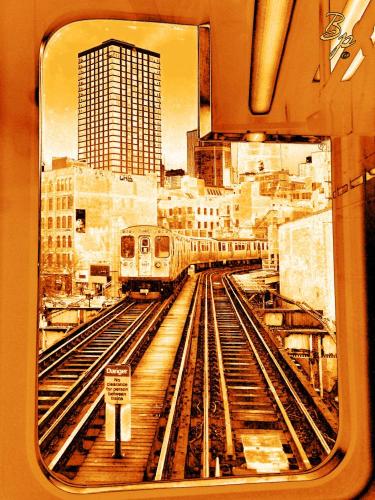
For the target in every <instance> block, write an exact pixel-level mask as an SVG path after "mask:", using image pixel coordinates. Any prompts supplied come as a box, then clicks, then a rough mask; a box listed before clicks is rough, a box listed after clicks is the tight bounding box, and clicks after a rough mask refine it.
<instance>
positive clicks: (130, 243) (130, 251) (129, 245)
mask: <svg viewBox="0 0 375 500" xmlns="http://www.w3.org/2000/svg"><path fill="white" fill-rule="evenodd" d="M121 257H125V258H127V259H130V258H133V257H134V236H122V237H121Z"/></svg>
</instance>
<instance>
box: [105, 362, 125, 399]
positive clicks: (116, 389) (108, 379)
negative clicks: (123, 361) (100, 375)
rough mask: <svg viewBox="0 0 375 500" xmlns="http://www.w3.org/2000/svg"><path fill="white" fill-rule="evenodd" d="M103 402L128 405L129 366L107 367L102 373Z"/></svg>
mask: <svg viewBox="0 0 375 500" xmlns="http://www.w3.org/2000/svg"><path fill="white" fill-rule="evenodd" d="M104 394H105V402H106V403H110V404H113V405H115V404H120V405H126V404H129V403H130V366H129V365H108V366H106V367H105V372H104Z"/></svg>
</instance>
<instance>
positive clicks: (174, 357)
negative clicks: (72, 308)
mask: <svg viewBox="0 0 375 500" xmlns="http://www.w3.org/2000/svg"><path fill="white" fill-rule="evenodd" d="M230 273H233V270H231V271H230ZM133 307H136V308H139V307H140V304H136V305H134V304H133V305H131V304H130V303H128V304H127V305H126V306H125V305H124V309H123V312H122V313H120V312H119V311H118V313H119V315H117V313H116V314H115V315H114V316H113V317H112V319H111V320H109V324H110V323H111V322H113V324H116V321H118V319H119V318H121V314H125V315H126V314H127V312H126V311H128V314H129V312H130V311H131V310H132V308H133ZM142 307H145V308H146V309H144V311H143V313H141V314H145V315H147V314H148V313H147V312H146V310H148V311H149V314H150V316H151V317H152V319H151V320H150V319H148V320H147V321H146V320H144V322H145V323H147V325H148V326H147V328H144V329H143V328H140V332H142V333H140V334H139V335H137V336H136V337H135V338H136V340H135V341H134V342H133V343H132V344H131V345H129V347H128V348H127V349H124V346H122V347H121V349H119V350H118V351H116V352H118V353H119V352H120V351H121V353H122V354H121V355H119V356H118V358H117V359H116V362H117V363H124V364H130V365H131V367H132V422H133V424H132V436H131V441H130V442H129V443H123V449H124V450H125V452H124V456H123V458H120V459H119V458H114V457H113V456H112V451H113V443H111V442H106V441H105V437H104V408H105V406H104V391H103V387H102V382H103V368H100V369H98V370H97V372H95V373H96V375H95V376H94V377H92V378H91V377H90V380H92V381H93V382H92V383H93V385H89V384H87V387H86V385H85V383H84V377H83V375H81V376H80V377H81V378H80V379H79V380H80V383H79V384H78V386H79V387H80V392H79V393H78V394H77V395H76V396H74V398H73V400H72V398H71V397H70V396H69V398H68V397H67V399H68V400H69V405H68V406H67V407H66V408H63V410H62V411H61V414H60V415H58V416H57V418H55V420H56V427H55V423H54V427H55V430H54V431H53V435H52V434H51V435H50V430H49V429H47V430H45V431H44V434H43V435H41V443H42V444H41V449H42V451H43V450H47V449H52V450H53V451H52V452H47V451H46V452H45V453H46V456H47V464H48V467H49V469H50V470H51V471H53V472H54V473H57V474H58V475H61V476H62V477H64V478H69V479H70V480H72V482H74V484H76V485H79V484H85V485H86V486H87V485H91V486H93V487H95V486H96V485H103V484H112V485H125V484H129V483H140V482H142V481H143V482H154V481H155V482H158V481H163V480H172V481H174V480H189V479H197V478H199V479H207V478H212V477H220V476H227V477H236V476H237V477H238V476H244V475H247V476H249V475H250V476H251V475H259V474H269V473H282V474H288V475H290V474H295V473H298V472H305V471H309V470H311V469H313V468H314V467H315V466H317V465H319V464H320V463H321V462H323V461H324V460H325V459H326V457H327V456H328V455H329V454H330V452H331V450H332V447H333V445H334V442H335V439H336V433H337V421H336V420H335V417H334V416H333V415H332V414H331V413H330V412H329V410H328V409H327V408H326V407H325V406H324V403H323V402H322V401H321V400H320V398H319V396H318V395H317V394H316V393H315V392H314V391H313V389H312V388H311V387H309V386H308V384H306V381H303V380H301V379H300V378H299V375H298V370H297V369H296V368H295V366H294V365H293V362H292V361H291V360H290V359H289V360H288V356H287V355H286V354H285V353H283V352H280V351H279V350H278V348H277V346H276V345H275V344H274V343H273V341H272V339H271V338H268V336H267V333H266V331H265V330H264V329H263V327H262V325H261V324H260V323H259V322H258V320H257V319H256V318H255V316H253V315H252V313H251V308H250V306H249V304H248V302H247V301H246V299H245V297H244V295H243V294H242V293H241V291H240V290H239V289H238V288H236V286H235V282H234V281H233V280H232V279H231V278H230V274H229V272H228V271H225V270H220V271H219V270H208V271H205V272H203V273H200V275H199V276H198V275H197V276H196V277H195V278H190V279H189V280H188V282H187V284H186V286H185V287H184V288H183V289H182V292H181V294H180V295H179V296H178V299H177V300H176V303H175V304H174V305H173V307H172V308H171V309H170V311H169V314H168V315H167V316H166V317H165V318H164V320H163V321H162V322H160V321H159V322H157V321H156V316H157V315H158V314H159V313H155V311H156V309H153V307H154V306H153V305H152V303H148V305H145V304H143V305H142ZM120 321H121V319H120ZM137 321H139V322H140V323H142V321H143V320H142V319H141V318H138V320H134V322H133V323H132V324H131V326H129V327H128V330H129V332H130V331H132V332H136V331H137V326H136V324H137ZM156 323H158V325H157V324H156ZM159 323H161V324H159ZM100 328H101V329H102V331H103V332H105V331H106V326H105V325H103V324H102V325H101V327H100ZM148 328H151V329H152V330H153V331H154V333H153V334H152V335H151V334H150V331H149V330H148ZM115 329H116V328H115ZM125 330H126V328H125ZM134 334H135V333H134ZM107 335H109V332H108V331H107V333H106V334H105V337H103V338H101V337H98V338H97V343H96V344H95V343H94V344H92V346H91V348H92V349H93V350H94V351H95V350H100V349H102V348H103V346H105V345H106V342H107V339H106V336H107ZM88 337H89V336H87V340H86V341H85V342H83V343H82V342H81V343H79V342H78V343H76V347H78V346H81V347H82V346H83V345H85V343H86V344H87V345H90V344H89V340H88ZM144 337H146V338H148V339H149V340H150V339H152V340H151V341H147V342H146V341H145V340H144ZM94 338H95V337H93V339H94ZM93 342H94V340H93ZM99 346H100V347H99ZM146 346H147V347H146ZM146 349H147V351H146ZM97 354H99V357H100V356H102V355H103V354H100V353H97ZM63 356H65V354H64V355H63ZM63 356H61V357H63ZM67 359H68V358H67ZM113 359H115V358H114V357H112V355H111V356H110V357H107V358H106V361H105V364H106V363H107V362H112V360H113ZM54 363H56V366H55V368H54V369H53V370H52V371H51V372H50V373H52V374H53V373H56V370H57V371H58V370H60V371H63V373H66V372H65V370H66V369H67V368H66V366H67V365H66V362H65V361H63V362H62V363H60V364H59V363H57V362H56V361H53V363H52V364H54ZM64 367H65V368H64ZM44 372H46V373H47V372H48V369H44ZM42 373H43V372H42ZM90 384H91V382H90ZM69 390H70V389H69ZM83 393H85V399H84V404H82V400H80V401H81V402H80V403H78V401H79V398H80V397H81V394H83ZM78 407H79V411H78V409H77V408H78ZM47 413H48V412H47ZM47 413H46V414H47ZM46 418H47V417H46ZM41 419H43V416H42V417H41ZM59 435H64V436H65V437H64V439H63V442H62V441H61V439H60V438H59V437H58V436H59ZM68 435H69V437H66V436H68ZM44 440H45V441H44ZM44 442H45V443H46V444H44Z"/></svg>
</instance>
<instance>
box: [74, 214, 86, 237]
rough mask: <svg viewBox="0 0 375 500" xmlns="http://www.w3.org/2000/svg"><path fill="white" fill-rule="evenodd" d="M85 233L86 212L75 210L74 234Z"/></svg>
mask: <svg viewBox="0 0 375 500" xmlns="http://www.w3.org/2000/svg"><path fill="white" fill-rule="evenodd" d="M85 232H86V210H85V209H84V208H76V233H85Z"/></svg>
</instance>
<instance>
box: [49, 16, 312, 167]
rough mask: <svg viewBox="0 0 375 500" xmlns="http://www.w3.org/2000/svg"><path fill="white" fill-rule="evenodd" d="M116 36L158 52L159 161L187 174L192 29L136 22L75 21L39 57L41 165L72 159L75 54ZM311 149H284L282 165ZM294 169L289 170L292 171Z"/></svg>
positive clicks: (193, 82) (192, 106)
mask: <svg viewBox="0 0 375 500" xmlns="http://www.w3.org/2000/svg"><path fill="white" fill-rule="evenodd" d="M110 38H116V39H118V40H122V41H124V42H128V43H132V44H134V45H136V46H138V47H141V48H144V49H149V50H152V51H154V52H158V53H160V64H161V97H162V103H161V116H162V157H163V163H164V165H165V167H166V170H170V169H177V168H182V169H184V170H186V161H187V158H186V157H187V152H186V132H187V131H188V130H194V129H196V128H197V123H198V72H197V66H198V44H197V28H196V27H194V26H183V25H173V24H162V23H152V22H148V23H146V22H138V21H113V20H95V21H79V22H75V23H71V24H68V25H67V26H64V27H63V28H61V29H60V30H58V31H57V32H56V33H55V34H54V35H53V36H52V37H51V38H50V40H49V41H48V42H47V44H46V47H45V50H44V54H43V56H42V107H41V110H42V161H43V162H44V163H45V165H46V166H47V168H48V166H50V164H51V159H52V157H53V156H57V157H58V156H68V157H69V158H73V159H77V158H78V151H77V139H78V123H77V116H78V53H79V52H81V51H83V50H86V49H89V48H91V47H94V46H96V45H99V44H101V43H102V42H104V41H105V40H108V39H110ZM311 149H316V147H315V148H311V146H307V148H306V147H304V146H302V147H301V145H285V146H283V153H282V156H283V158H284V162H283V164H284V165H285V166H292V165H295V168H296V166H297V165H298V163H301V162H303V161H304V159H305V157H306V156H307V155H308V154H310V151H311ZM291 170H293V169H291Z"/></svg>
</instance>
